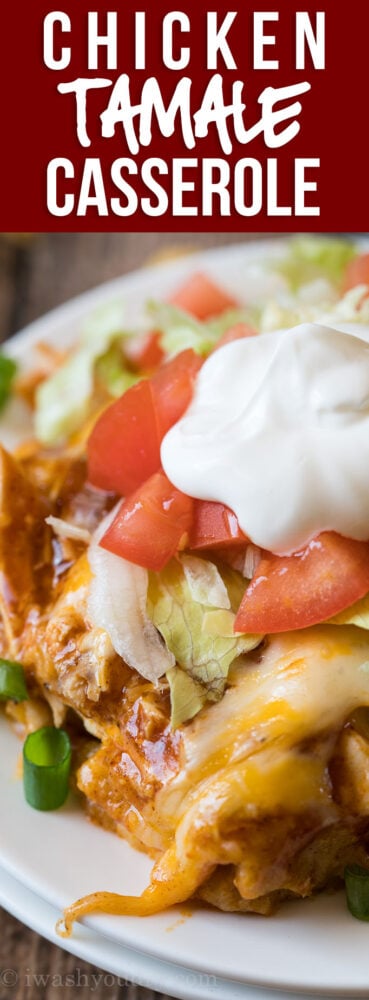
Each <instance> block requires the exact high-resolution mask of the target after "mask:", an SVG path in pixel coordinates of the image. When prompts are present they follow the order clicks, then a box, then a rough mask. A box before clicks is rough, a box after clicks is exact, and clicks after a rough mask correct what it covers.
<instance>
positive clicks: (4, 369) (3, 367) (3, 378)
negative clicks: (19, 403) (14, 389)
mask: <svg viewBox="0 0 369 1000" xmlns="http://www.w3.org/2000/svg"><path fill="white" fill-rule="evenodd" d="M16 370H17V365H16V363H15V361H13V358H7V357H6V355H5V354H0V410H2V408H3V406H5V403H6V401H7V398H8V396H9V393H10V387H11V384H12V381H13V378H14V375H15V373H16Z"/></svg>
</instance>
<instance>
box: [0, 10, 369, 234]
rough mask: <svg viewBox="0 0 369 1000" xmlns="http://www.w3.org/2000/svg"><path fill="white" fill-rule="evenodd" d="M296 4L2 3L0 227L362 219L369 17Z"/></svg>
mask: <svg viewBox="0 0 369 1000" xmlns="http://www.w3.org/2000/svg"><path fill="white" fill-rule="evenodd" d="M95 6H97V5H95ZM301 6H302V7H303V6H304V5H297V3H296V0H295V2H291V0H283V2H281V3H280V4H278V3H277V2H276V0H274V2H273V3H271V2H268V0H265V2H264V3H262V4H260V3H259V4H258V3H256V4H255V3H253V4H247V5H246V4H245V3H240V2H238V3H236V4H234V5H233V8H232V10H228V9H227V8H226V6H225V4H223V3H220V4H219V3H218V4H217V7H216V9H214V7H213V6H212V7H211V9H209V7H208V5H207V4H206V3H204V2H203V0H199V2H198V3H197V4H196V5H190V4H189V3H187V2H186V3H182V4H181V8H180V10H177V9H173V7H172V5H171V4H170V2H162V0H155V4H152V5H151V7H149V6H147V8H146V9H143V5H142V4H140V5H137V4H136V3H132V2H131V0H125V2H123V3H119V4H117V3H116V2H114V0H113V2H111V0H110V2H106V0H100V2H99V4H98V10H96V9H92V4H91V2H90V0H64V2H63V0H62V2H61V7H60V9H58V10H55V9H54V8H53V7H52V5H51V4H50V3H47V2H42V3H40V2H39V0H34V2H33V3H32V4H24V6H23V9H21V10H20V8H19V6H18V5H16V4H11V5H7V7H6V11H5V12H4V13H3V25H4V21H5V25H6V30H5V28H4V27H3V36H2V54H1V70H0V72H1V73H2V76H3V80H2V89H1V93H2V104H3V109H2V132H3V137H2V157H1V168H0V169H1V190H0V219H1V228H2V230H3V231H7V230H9V231H10V230H12V231H32V232H37V231H42V230H48V231H54V230H55V231H73V230H79V231H96V230H109V231H114V230H117V231H121V230H129V231H136V230H137V231H151V230H154V231H160V230H163V231H174V230H182V231H193V230H195V231H198V230H202V231H212V230H215V231H219V230H220V229H221V230H224V231H230V232H231V231H249V232H250V231H251V232H256V231H259V232H260V231H268V232H273V231H281V230H283V231H286V232H288V231H291V232H293V231H317V232H319V231H331V232H338V231H348V230H349V231H356V232H363V231H366V230H368V229H369V205H368V196H367V172H368V171H367V157H366V155H365V154H364V148H363V147H364V142H365V141H366V140H365V138H364V135H363V133H364V128H365V126H366V119H367V112H366V103H367V101H366V95H367V70H366V65H367V45H368V43H367V37H368V34H367V27H368V14H367V13H366V14H365V13H364V10H365V7H364V5H363V4H362V2H360V3H359V2H358V0H352V3H351V4H350V5H349V6H347V5H346V4H345V6H344V5H343V3H342V0H338V2H335V3H333V0H320V2H319V0H311V2H309V4H308V5H306V6H307V7H308V10H304V9H301ZM364 21H365V23H364Z"/></svg>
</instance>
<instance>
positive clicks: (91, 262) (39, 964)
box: [0, 233, 255, 1000]
mask: <svg viewBox="0 0 369 1000" xmlns="http://www.w3.org/2000/svg"><path fill="white" fill-rule="evenodd" d="M245 238H247V237H244V236H237V235H235V236H232V235H222V234H220V235H216V236H214V235H207V234H200V235H199V236H198V237H197V236H196V235H193V236H192V235H181V234H179V235H178V236H177V235H174V234H170V235H165V234H161V235H157V234H154V233H148V234H146V233H145V234H134V233H130V234H117V233H112V234H91V235H90V234H82V233H81V234H76V235H75V234H63V235H52V234H45V235H41V236H31V237H24V238H19V237H14V238H13V237H4V236H3V237H1V236H0V340H4V339H6V338H7V337H9V336H11V335H12V334H13V333H14V332H15V331H16V330H19V329H21V328H22V327H23V326H24V325H25V324H26V323H28V322H30V321H31V320H33V319H35V318H36V317H37V316H40V315H42V314H43V313H44V312H46V311H47V310H49V309H52V308H53V307H54V306H57V305H58V304H59V303H61V302H64V301H65V300H66V299H68V298H70V297H71V296H73V295H77V294H78V293H79V292H83V291H85V290H86V289H88V288H92V287H93V286H94V285H96V284H99V283H100V282H102V281H106V280H108V279H109V278H114V277H116V276H117V275H119V274H123V273H124V272H127V271H130V270H132V269H133V268H135V267H139V266H140V265H141V264H144V263H146V262H147V261H148V260H150V261H152V260H153V259H160V258H161V257H162V256H164V257H165V255H166V254H167V253H168V251H169V252H172V251H173V252H177V251H183V250H185V251H186V250H187V251H191V250H199V249H202V248H205V247H209V246H220V245H225V244H227V243H231V242H239V241H240V240H242V239H245ZM253 238H254V239H255V235H254V236H253ZM174 957H175V956H174ZM9 969H10V976H9V975H7V974H5V973H4V975H3V980H2V979H1V971H2V970H9ZM99 971H101V970H99V969H97V968H95V967H94V966H90V965H88V964H87V963H86V962H83V961H82V960H79V959H76V958H75V957H73V956H72V955H68V954H67V953H66V952H65V951H62V949H60V948H58V947H56V946H54V945H52V944H50V943H49V942H47V941H45V940H44V939H43V938H41V937H40V936H39V935H38V934H35V933H33V932H32V931H30V930H29V929H28V928H27V927H25V926H24V925H23V924H21V923H20V922H19V921H17V920H15V919H14V918H13V917H11V916H10V915H9V914H8V913H5V911H0V998H1V1000H5V998H9V1000H11V998H15V997H16V998H17V1000H36V998H38V997H41V996H42V997H45V998H46V1000H61V997H62V996H63V997H64V996H65V995H67V996H68V995H69V996H70V995H72V994H73V995H74V996H78V997H79V998H80V1000H85V998H87V996H89V995H90V993H92V995H93V996H94V997H95V998H96V1000H103V998H104V1000H106V998H108V1000H122V998H123V997H124V998H125V1000H153V998H154V996H155V997H157V998H158V997H159V994H156V993H155V994H154V993H152V992H151V991H150V990H146V989H143V988H142V987H139V986H135V985H133V984H131V985H127V986H126V985H120V984H119V981H118V979H115V980H113V981H112V979H111V977H108V979H104V977H103V978H101V976H100V978H99V976H98V974H99ZM68 975H69V976H70V977H72V978H71V979H69V982H72V983H75V984H76V985H75V986H74V987H73V986H70V987H68V988H67V986H66V985H65V986H64V987H63V985H62V984H63V983H64V984H67V983H68V979H67V978H66V977H67V976H68ZM40 976H42V977H43V978H42V979H40V978H39V977H40ZM94 976H95V977H97V978H94ZM42 984H43V985H42ZM96 984H97V985H96Z"/></svg>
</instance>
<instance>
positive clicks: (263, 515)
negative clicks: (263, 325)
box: [161, 323, 369, 555]
mask: <svg viewBox="0 0 369 1000" xmlns="http://www.w3.org/2000/svg"><path fill="white" fill-rule="evenodd" d="M161 459H162V464H163V468H164V470H165V472H166V474H167V476H168V478H169V479H170V480H171V482H172V483H174V485H175V486H176V487H177V488H178V489H180V490H182V491H183V492H184V493H187V494H188V495H189V496H193V497H197V498H198V499H202V500H216V501H219V502H220V503H223V504H225V505H226V506H227V507H230V508H231V510H233V511H234V512H235V514H236V515H237V518H238V521H239V524H240V526H241V528H242V530H243V531H244V533H245V534H246V535H247V536H248V538H250V539H251V541H252V542H254V543H255V545H259V546H261V547H262V548H265V549H268V550H269V551H271V552H275V553H277V554H279V555H286V554H289V553H291V552H293V551H296V549H298V548H300V547H302V546H303V545H304V544H306V543H307V542H308V541H309V540H310V539H312V538H314V537H315V536H316V535H318V534H319V533H320V532H321V531H325V530H333V531H337V532H339V533H340V534H342V535H346V536H348V537H349V538H356V539H361V540H363V539H369V326H364V325H361V324H359V323H358V324H353V323H347V324H341V323H340V324H337V327H336V328H334V329H333V328H332V327H327V326H322V325H320V324H318V323H303V324H301V325H300V326H296V327H293V328H292V329H289V330H279V331H276V332H274V333H268V334H262V335H260V336H255V337H250V338H247V339H244V340H238V341H234V342H233V343H230V344H227V345H226V346H224V347H223V348H220V349H219V350H218V351H216V352H214V354H212V355H211V356H210V358H208V360H207V361H206V362H205V364H204V365H203V368H202V369H201V371H200V374H199V376H198V378H197V383H196V388H195V393H194V397H193V400H192V403H191V404H190V406H189V408H188V410H187V411H186V413H185V415H184V416H183V417H182V419H181V420H179V421H178V423H176V424H175V425H174V427H172V428H171V430H170V431H169V432H168V433H167V434H166V436H165V438H164V440H163V443H162V448H161Z"/></svg>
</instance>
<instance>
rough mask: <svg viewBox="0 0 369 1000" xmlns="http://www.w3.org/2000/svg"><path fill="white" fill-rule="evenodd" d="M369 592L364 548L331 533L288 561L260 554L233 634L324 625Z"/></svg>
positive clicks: (367, 545) (367, 547)
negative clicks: (260, 556) (320, 623)
mask: <svg viewBox="0 0 369 1000" xmlns="http://www.w3.org/2000/svg"><path fill="white" fill-rule="evenodd" d="M368 590H369V542H357V541H354V540H353V539H350V538H343V536H342V535H337V534H336V533H335V532H333V531H325V532H323V533H322V534H321V535H318V537H317V538H315V539H314V540H313V541H311V542H310V543H309V544H308V545H307V546H306V547H305V548H303V549H301V550H300V551H299V552H294V553H293V555H291V556H275V555H272V554H271V553H270V554H266V555H265V556H264V557H263V558H262V560H261V562H260V564H259V566H258V569H257V570H256V573H255V574H254V576H253V578H252V580H251V583H250V585H249V587H248V588H247V590H246V593H245V595H244V597H243V600H242V602H241V605H240V608H239V611H238V614H237V617H236V621H235V631H236V632H262V633H268V632H285V631H289V630H292V629H297V628H306V627H307V626H308V625H316V624H317V623H318V622H323V621H326V619H328V618H331V617H332V616H333V615H336V614H338V612H339V611H343V610H344V608H348V607H350V605H351V604H354V603H355V601H358V600H359V599H360V598H361V597H364V595H365V594H366V593H367V592H368Z"/></svg>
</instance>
